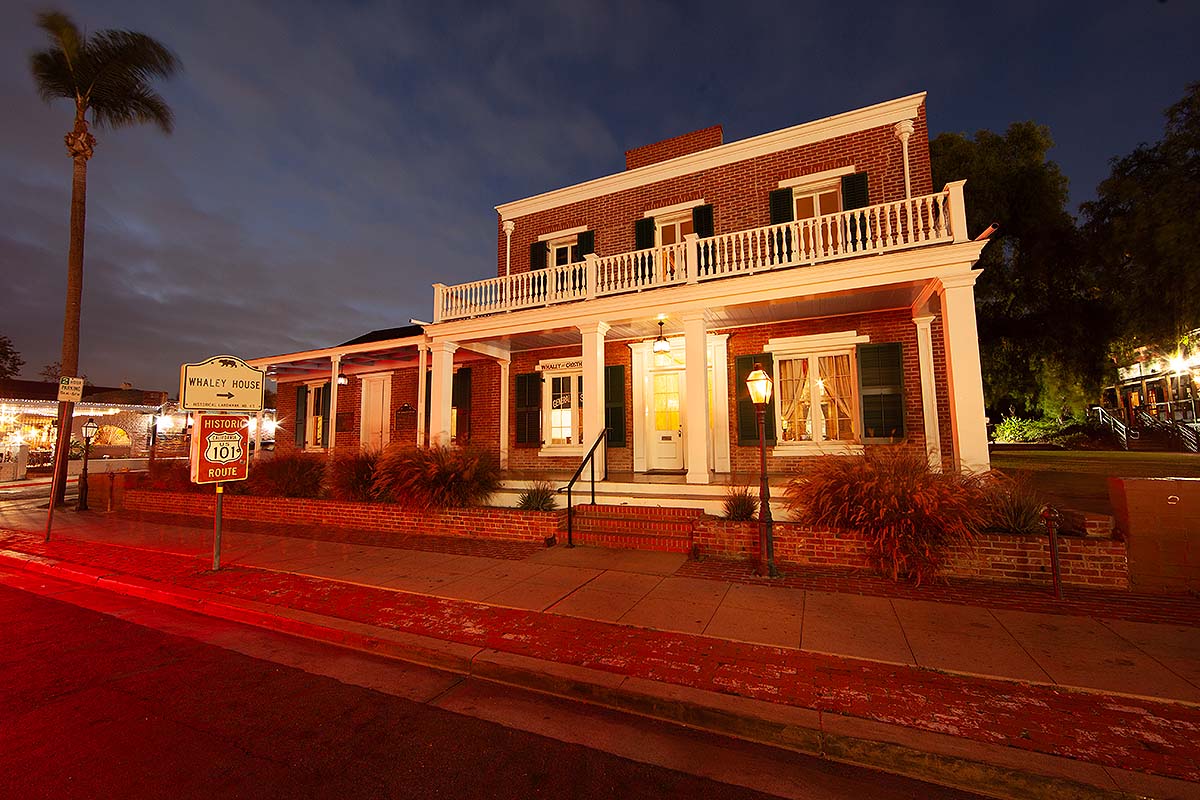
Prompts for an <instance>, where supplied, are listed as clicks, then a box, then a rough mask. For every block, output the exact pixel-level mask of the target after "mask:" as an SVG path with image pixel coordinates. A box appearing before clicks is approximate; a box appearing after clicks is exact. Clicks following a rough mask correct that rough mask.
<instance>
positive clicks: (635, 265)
mask: <svg viewBox="0 0 1200 800" xmlns="http://www.w3.org/2000/svg"><path fill="white" fill-rule="evenodd" d="M963 183H964V182H963V181H956V182H954V183H950V184H947V185H946V187H945V188H944V189H942V191H940V192H935V193H934V194H929V195H923V196H920V197H911V198H905V199H903V200H895V201H892V202H889V203H879V204H877V205H873V206H866V207H864V208H856V209H853V210H848V211H839V212H837V213H834V214H826V215H823V216H819V217H811V218H808V219H799V220H794V221H792V222H785V223H782V224H779V225H768V226H764V227H761V228H753V229H750V230H742V231H733V232H731V233H723V234H718V235H716V236H709V237H705V238H703V239H701V238H697V237H696V236H694V235H689V236H688V237H687V238H686V239H685V241H683V242H681V243H678V244H672V245H667V246H664V247H653V248H648V249H645V250H634V251H631V252H626V253H617V254H614V255H604V256H598V255H595V254H592V255H588V256H586V257H585V258H584V260H583V261H579V262H576V263H573V264H564V265H560V266H552V267H548V268H546V269H541V270H536V271H533V272H521V273H517V274H514V275H505V276H501V277H499V278H488V279H486V280H480V281H473V282H471V283H462V284H458V285H456V286H446V285H445V284H440V283H436V284H434V286H433V289H434V321H435V322H446V321H449V320H454V319H465V318H468V317H476V316H482V315H486V314H498V313H503V312H509V311H517V310H520V309H526V308H539V307H542V306H547V305H553V304H556V303H570V302H575V301H580V300H588V299H592V298H596V297H605V296H609V295H617V294H624V293H628V292H643V291H648V290H652V289H657V288H661V287H666V286H676V285H679V284H689V283H692V284H694V283H701V282H704V281H710V280H720V279H722V278H729V277H734V276H741V275H751V274H755V273H759V272H766V271H773V270H780V269H791V268H800V267H806V266H811V265H814V264H822V263H826V262H830V261H838V260H842V259H850V258H861V257H864V256H875V255H881V254H885V253H891V252H895V251H899V250H909V249H912V248H916V247H925V246H929V245H937V244H945V243H949V242H956V241H957V242H961V241H965V240H966V238H967V235H966V211H965V208H964V206H963Z"/></svg>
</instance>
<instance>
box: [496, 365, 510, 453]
mask: <svg viewBox="0 0 1200 800" xmlns="http://www.w3.org/2000/svg"><path fill="white" fill-rule="evenodd" d="M497 363H498V364H500V469H508V368H509V367H510V366H512V362H511V361H509V360H507V359H504V360H501V361H499V362H497Z"/></svg>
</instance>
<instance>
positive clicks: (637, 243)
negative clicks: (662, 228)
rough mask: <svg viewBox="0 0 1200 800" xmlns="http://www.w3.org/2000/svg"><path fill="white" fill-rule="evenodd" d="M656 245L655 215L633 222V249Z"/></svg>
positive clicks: (644, 248) (643, 248)
mask: <svg viewBox="0 0 1200 800" xmlns="http://www.w3.org/2000/svg"><path fill="white" fill-rule="evenodd" d="M650 247H654V217H644V218H643V219H639V220H638V221H636V222H635V223H633V249H634V250H646V249H647V248H650Z"/></svg>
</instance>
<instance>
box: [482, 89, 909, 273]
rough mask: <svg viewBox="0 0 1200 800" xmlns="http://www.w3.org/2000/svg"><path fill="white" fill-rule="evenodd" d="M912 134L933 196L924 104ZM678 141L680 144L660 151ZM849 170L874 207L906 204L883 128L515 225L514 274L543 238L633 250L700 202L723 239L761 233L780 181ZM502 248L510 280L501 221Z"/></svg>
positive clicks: (888, 131) (896, 158)
mask: <svg viewBox="0 0 1200 800" xmlns="http://www.w3.org/2000/svg"><path fill="white" fill-rule="evenodd" d="M913 128H914V131H913V135H912V137H911V138H910V139H909V143H908V151H909V171H910V177H911V182H912V193H913V195H914V196H917V195H923V194H929V193H930V192H932V191H933V186H932V177H931V174H930V166H929V132H928V128H927V126H926V121H925V104H924V103H923V102H922V103H921V106H920V110H919V112H918V114H917V118H916V120H914V122H913ZM697 133H700V132H697ZM689 135H691V134H689ZM679 138H680V139H686V137H679ZM672 141H675V140H668V142H667V143H660V144H661V145H666V144H668V143H670V142H672ZM656 146H657V145H651V146H650V147H651V148H653V147H656ZM631 152H637V151H631ZM850 165H853V166H854V168H855V170H856V171H858V172H866V173H867V175H868V179H867V180H868V183H869V188H868V192H869V195H870V201H871V203H882V202H888V201H891V200H898V199H900V198H903V197H904V158H903V152H902V149H901V144H900V140H899V139H898V138H896V132H895V130H894V129H893V126H891V125H881V126H879V127H876V128H870V129H868V130H865V131H860V132H858V133H852V134H847V135H844V136H837V137H834V138H832V139H826V140H825V141H821V142H813V143H811V144H807V145H804V146H802V147H796V148H792V149H789V150H782V151H779V152H776V153H770V154H768V155H763V156H758V157H756V158H749V159H746V160H744V161H739V162H736V163H733V164H727V165H724V166H720V167H716V168H712V169H707V170H702V171H699V172H694V173H691V174H688V175H682V176H680V177H677V178H671V179H669V180H663V181H658V182H656V183H651V184H648V185H645V186H638V187H635V188H632V189H627V190H625V191H621V192H615V193H612V194H608V195H604V196H601V197H595V198H591V199H588V200H582V201H579V202H576V203H570V204H567V205H564V206H560V207H558V208H552V209H548V210H546V211H541V212H538V213H535V214H529V215H526V216H523V217H519V218H516V219H515V220H514V221H515V222H516V228H515V230H514V231H513V235H512V264H511V271H512V272H514V273H517V272H527V271H528V270H529V248H530V245H532V244H533V243H534V242H535V241H537V239H538V236H540V235H542V234H546V233H551V232H553V231H560V230H569V229H571V228H575V227H579V226H586V227H587V228H588V229H589V230H592V231H595V234H596V242H595V246H596V253H597V254H598V255H601V256H606V255H613V254H616V253H625V252H629V251H632V250H633V249H634V234H633V224H634V222H635V221H636V220H638V219H641V218H642V216H643V215H644V213H645V212H646V211H649V210H651V209H655V208H664V207H666V206H671V205H674V204H676V203H686V202H690V201H693V200H698V199H700V198H703V199H704V202H705V203H711V204H712V206H713V222H714V232H715V233H716V234H717V235H720V234H723V233H730V232H733V231H740V230H749V229H752V228H758V227H762V226H764V225H767V224H769V223H770V210H769V208H768V205H767V196H768V194H769V193H770V192H771V190H773V189H775V188H777V187H778V184H779V181H781V180H785V179H788V178H796V177H801V176H804V175H810V174H813V173H818V172H824V171H826V170H831V169H836V168H839V167H847V166H850ZM496 242H497V249H496V253H497V272H496V274H497V275H504V273H505V244H506V239H505V234H504V228H503V222H502V221H501V220H500V219H499V217H497V221H496Z"/></svg>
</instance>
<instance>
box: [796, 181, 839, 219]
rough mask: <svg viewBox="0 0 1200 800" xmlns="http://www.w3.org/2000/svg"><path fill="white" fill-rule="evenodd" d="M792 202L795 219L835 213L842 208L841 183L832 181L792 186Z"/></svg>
mask: <svg viewBox="0 0 1200 800" xmlns="http://www.w3.org/2000/svg"><path fill="white" fill-rule="evenodd" d="M792 204H793V206H794V208H795V219H811V218H813V217H819V216H822V215H824V214H836V213H837V212H839V211H841V210H842V184H841V181H834V182H832V183H831V184H826V185H825V186H818V187H808V186H805V187H799V186H798V187H794V188H793V189H792Z"/></svg>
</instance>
